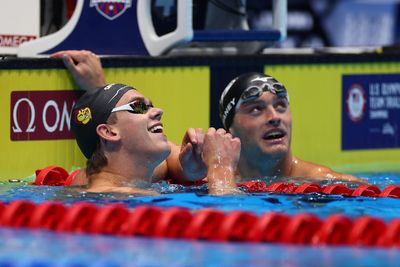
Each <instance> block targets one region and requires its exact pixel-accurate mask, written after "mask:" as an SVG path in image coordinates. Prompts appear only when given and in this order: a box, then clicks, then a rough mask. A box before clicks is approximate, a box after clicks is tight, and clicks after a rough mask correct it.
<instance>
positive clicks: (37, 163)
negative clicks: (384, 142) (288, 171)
mask: <svg viewBox="0 0 400 267" xmlns="http://www.w3.org/2000/svg"><path fill="white" fill-rule="evenodd" d="M230 60H231V61H227V62H228V63H226V65H223V64H220V62H218V64H220V65H218V67H215V66H214V68H210V66H208V65H207V64H203V66H190V65H189V66H188V64H186V65H185V66H146V67H118V68H117V67H108V68H105V73H106V77H107V80H108V82H110V83H114V82H115V83H116V82H118V83H126V84H130V85H133V86H135V87H137V88H138V90H139V91H140V92H142V93H143V94H144V95H146V96H148V97H149V98H150V99H151V100H152V101H153V103H154V104H155V105H156V106H158V107H160V108H162V109H163V110H164V116H163V120H162V121H163V123H164V125H165V131H166V134H167V136H168V138H169V139H170V140H171V141H173V142H175V143H178V144H179V143H180V142H181V138H182V136H183V134H184V131H185V130H186V129H187V128H189V127H200V128H203V129H207V128H208V127H209V124H210V117H213V118H215V116H218V115H217V114H211V111H210V97H211V95H213V94H211V92H210V91H211V90H212V89H211V88H212V86H211V83H212V81H211V78H210V77H211V71H218V70H219V69H218V68H220V69H224V68H226V67H227V66H228V65H229V67H231V66H230V64H231V63H229V62H232V59H230ZM244 62H245V63H243V62H242V63H241V64H242V65H243V64H247V62H246V61H244ZM222 63H223V62H222ZM175 64H176V63H175ZM214 64H215V63H214ZM249 64H251V62H250V63H249ZM255 69H256V68H255ZM224 70H225V69H224ZM264 71H265V73H268V74H270V75H273V76H275V77H276V78H277V79H278V80H279V81H281V82H283V83H284V84H285V85H286V87H287V89H288V91H289V95H290V99H291V109H292V113H293V142H292V147H293V151H294V154H295V155H297V156H298V157H300V158H302V159H304V160H308V161H313V162H317V163H321V164H324V165H327V166H330V167H331V168H333V169H335V170H338V171H345V172H360V171H400V164H399V162H400V149H397V148H396V149H395V148H392V149H368V150H367V149H365V150H350V151H342V149H341V142H342V140H341V125H342V123H341V120H342V118H341V112H342V111H341V105H342V76H343V75H345V74H378V73H382V74H389V73H400V63H398V62H393V63H385V62H376V63H362V64H361V63H358V64H355V63H343V64H335V63H329V64H316V63H314V64H298V65H295V64H276V65H265V64H264ZM0 87H1V88H0V99H2V103H3V105H0V119H1V122H2V124H1V125H2V131H1V135H2V136H1V138H0V145H1V147H2V149H3V152H2V156H1V158H2V159H1V161H0V180H7V179H11V178H24V177H28V176H31V175H32V174H34V171H35V170H36V169H39V168H43V167H46V166H49V165H59V166H62V167H64V168H65V169H67V170H69V171H72V170H73V169H75V168H78V167H82V166H84V164H85V159H84V158H83V156H82V155H81V153H80V151H79V149H78V147H77V146H76V144H75V141H74V140H73V139H62V140H18V141H17V140H12V130H13V127H14V128H15V125H13V124H12V119H13V117H12V116H13V110H12V108H13V107H11V104H12V94H13V92H14V95H15V94H16V92H24V91H35V92H37V91H39V92H41V91H43V92H47V91H65V90H67V91H69V90H70V91H72V90H75V89H76V85H74V83H73V81H72V80H71V78H70V76H69V74H68V72H67V71H66V70H64V69H11V70H10V69H5V68H4V67H3V69H0ZM219 87H221V88H219ZM219 87H218V88H219V89H221V90H222V85H219ZM214 90H215V86H214ZM214 93H215V92H214ZM215 96H216V94H214V95H213V97H214V98H215ZM213 101H214V103H215V99H213ZM25 104H26V103H25ZM13 105H14V106H15V102H13ZM50 108H51V107H50ZM50 108H49V110H50ZM60 112H61V111H60ZM64 115H65V116H66V114H64ZM38 119H40V118H38ZM24 123H25V124H24V125H25V126H24V127H23V128H24V129H23V130H26V128H27V127H26V125H27V123H28V122H24ZM21 124H23V123H22V122H21ZM132 134H133V136H134V133H132ZM28 136H29V135H28ZM14 139H15V138H14Z"/></svg>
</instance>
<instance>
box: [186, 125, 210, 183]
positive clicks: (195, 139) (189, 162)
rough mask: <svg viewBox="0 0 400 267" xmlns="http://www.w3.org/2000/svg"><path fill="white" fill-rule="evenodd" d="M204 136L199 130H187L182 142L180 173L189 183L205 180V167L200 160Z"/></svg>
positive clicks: (201, 130)
mask: <svg viewBox="0 0 400 267" xmlns="http://www.w3.org/2000/svg"><path fill="white" fill-rule="evenodd" d="M203 142H204V134H203V129H201V128H197V129H194V128H189V129H188V130H187V131H186V133H185V135H184V137H183V140H182V145H181V150H180V152H179V162H180V164H181V166H182V172H183V174H184V176H185V178H186V179H187V180H189V181H196V180H199V179H202V178H205V177H206V175H207V166H206V165H205V164H204V162H203V159H202V156H201V155H202V152H203Z"/></svg>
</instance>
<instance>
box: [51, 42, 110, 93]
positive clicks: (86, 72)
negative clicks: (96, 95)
mask: <svg viewBox="0 0 400 267" xmlns="http://www.w3.org/2000/svg"><path fill="white" fill-rule="evenodd" d="M50 57H52V58H61V59H62V60H63V62H64V65H65V66H66V67H67V69H68V70H69V72H70V73H71V75H72V78H73V79H74V81H75V83H76V84H77V85H78V86H79V88H80V89H83V90H86V91H87V90H93V89H95V88H97V87H101V86H104V85H106V84H107V82H106V79H105V77H104V73H103V68H102V66H101V61H100V58H99V57H98V56H97V55H96V54H94V53H92V52H90V51H86V50H65V51H59V52H56V53H54V54H52V55H50Z"/></svg>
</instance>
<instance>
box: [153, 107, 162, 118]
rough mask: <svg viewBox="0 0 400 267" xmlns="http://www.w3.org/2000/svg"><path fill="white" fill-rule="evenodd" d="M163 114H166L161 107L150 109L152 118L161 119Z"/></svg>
mask: <svg viewBox="0 0 400 267" xmlns="http://www.w3.org/2000/svg"><path fill="white" fill-rule="evenodd" d="M163 114H164V111H163V110H162V109H160V108H156V107H153V108H151V109H150V110H149V115H150V118H152V119H155V120H161V117H162V115H163Z"/></svg>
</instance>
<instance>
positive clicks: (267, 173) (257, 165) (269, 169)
mask: <svg viewBox="0 0 400 267" xmlns="http://www.w3.org/2000/svg"><path fill="white" fill-rule="evenodd" d="M247 159H249V160H247ZM296 160H297V159H296V158H295V157H294V156H293V155H292V152H291V151H289V152H288V153H287V154H286V155H285V156H283V157H268V158H263V159H251V158H245V157H243V158H242V157H241V158H240V160H239V164H238V174H239V176H240V177H242V178H261V177H283V176H291V174H292V169H293V164H294V162H295V161H296Z"/></svg>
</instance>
